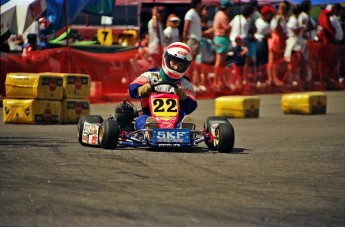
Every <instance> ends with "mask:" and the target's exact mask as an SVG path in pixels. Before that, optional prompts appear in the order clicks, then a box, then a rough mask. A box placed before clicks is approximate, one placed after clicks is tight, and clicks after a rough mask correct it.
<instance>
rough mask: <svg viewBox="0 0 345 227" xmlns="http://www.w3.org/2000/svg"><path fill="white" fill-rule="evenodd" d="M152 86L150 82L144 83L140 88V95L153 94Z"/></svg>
mask: <svg viewBox="0 0 345 227" xmlns="http://www.w3.org/2000/svg"><path fill="white" fill-rule="evenodd" d="M151 91H152V87H151V85H150V84H149V83H146V84H144V85H143V86H141V87H139V88H138V95H139V96H140V97H144V96H149V95H150V94H151Z"/></svg>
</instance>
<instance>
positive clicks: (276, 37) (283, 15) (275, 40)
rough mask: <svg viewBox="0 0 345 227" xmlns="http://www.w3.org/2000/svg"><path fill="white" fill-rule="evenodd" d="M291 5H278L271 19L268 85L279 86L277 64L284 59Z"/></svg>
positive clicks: (282, 3)
mask: <svg viewBox="0 0 345 227" xmlns="http://www.w3.org/2000/svg"><path fill="white" fill-rule="evenodd" d="M290 8H291V5H290V3H289V2H288V1H284V2H281V3H279V6H278V10H277V14H276V15H275V16H274V17H273V18H272V20H271V23H270V26H271V30H272V33H271V38H269V39H268V64H267V77H268V81H267V82H268V83H269V84H270V85H275V86H281V85H283V83H282V82H281V81H280V79H279V76H278V67H279V63H281V62H282V60H283V59H284V58H283V57H284V50H285V41H286V38H287V34H286V33H287V26H286V23H287V16H288V14H289V12H290Z"/></svg>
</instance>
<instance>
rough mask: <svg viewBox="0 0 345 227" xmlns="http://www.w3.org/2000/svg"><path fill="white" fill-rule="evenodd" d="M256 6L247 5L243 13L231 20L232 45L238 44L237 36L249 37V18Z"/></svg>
mask: <svg viewBox="0 0 345 227" xmlns="http://www.w3.org/2000/svg"><path fill="white" fill-rule="evenodd" d="M253 12H254V8H253V7H252V6H251V5H245V7H244V8H243V11H242V14H238V15H236V16H235V17H234V18H233V19H232V20H231V22H230V27H231V31H230V36H229V37H230V42H231V46H232V47H234V46H236V37H237V36H241V37H242V38H245V39H247V36H248V31H249V24H248V19H249V18H250V17H251V16H252V14H253Z"/></svg>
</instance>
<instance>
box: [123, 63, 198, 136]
mask: <svg viewBox="0 0 345 227" xmlns="http://www.w3.org/2000/svg"><path fill="white" fill-rule="evenodd" d="M160 81H162V78H161V77H160V75H159V70H158V69H150V70H149V71H147V72H145V73H143V74H141V75H140V76H139V77H137V78H136V79H135V80H134V81H133V82H132V83H131V84H130V85H129V94H130V96H131V97H132V98H137V99H140V102H141V107H142V111H143V114H142V115H140V116H139V117H138V118H137V120H136V122H135V128H136V129H137V130H139V129H143V128H145V123H146V119H147V118H148V117H149V116H151V112H150V107H149V99H148V97H140V96H139V94H138V88H139V87H140V86H142V85H144V84H146V83H150V84H152V85H153V84H156V83H158V82H160ZM175 83H176V84H177V85H178V86H179V87H181V88H182V89H183V90H184V91H185V92H186V94H187V95H188V98H187V99H185V100H183V101H182V100H180V101H179V104H180V113H179V120H178V123H177V125H176V127H179V124H180V122H181V120H182V118H183V117H184V116H185V115H187V114H190V113H192V112H193V111H194V110H195V109H196V108H197V106H198V104H197V101H196V99H195V93H194V88H193V86H192V84H191V83H190V81H189V79H188V78H187V77H185V76H184V77H182V78H181V79H179V80H178V81H177V82H175ZM155 90H156V91H158V92H167V93H171V92H173V90H174V88H173V87H172V86H170V85H165V84H163V85H159V86H156V87H155Z"/></svg>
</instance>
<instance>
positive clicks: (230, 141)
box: [215, 123, 235, 153]
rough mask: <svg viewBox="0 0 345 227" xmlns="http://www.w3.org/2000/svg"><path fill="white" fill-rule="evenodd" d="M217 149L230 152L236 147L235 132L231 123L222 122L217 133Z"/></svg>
mask: <svg viewBox="0 0 345 227" xmlns="http://www.w3.org/2000/svg"><path fill="white" fill-rule="evenodd" d="M215 137H216V138H215V144H216V149H217V150H218V151H219V152H221V153H230V152H231V151H232V149H234V144H235V132H234V128H233V127H232V125H231V124H230V123H220V124H219V125H218V127H217V128H216V133H215Z"/></svg>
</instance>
